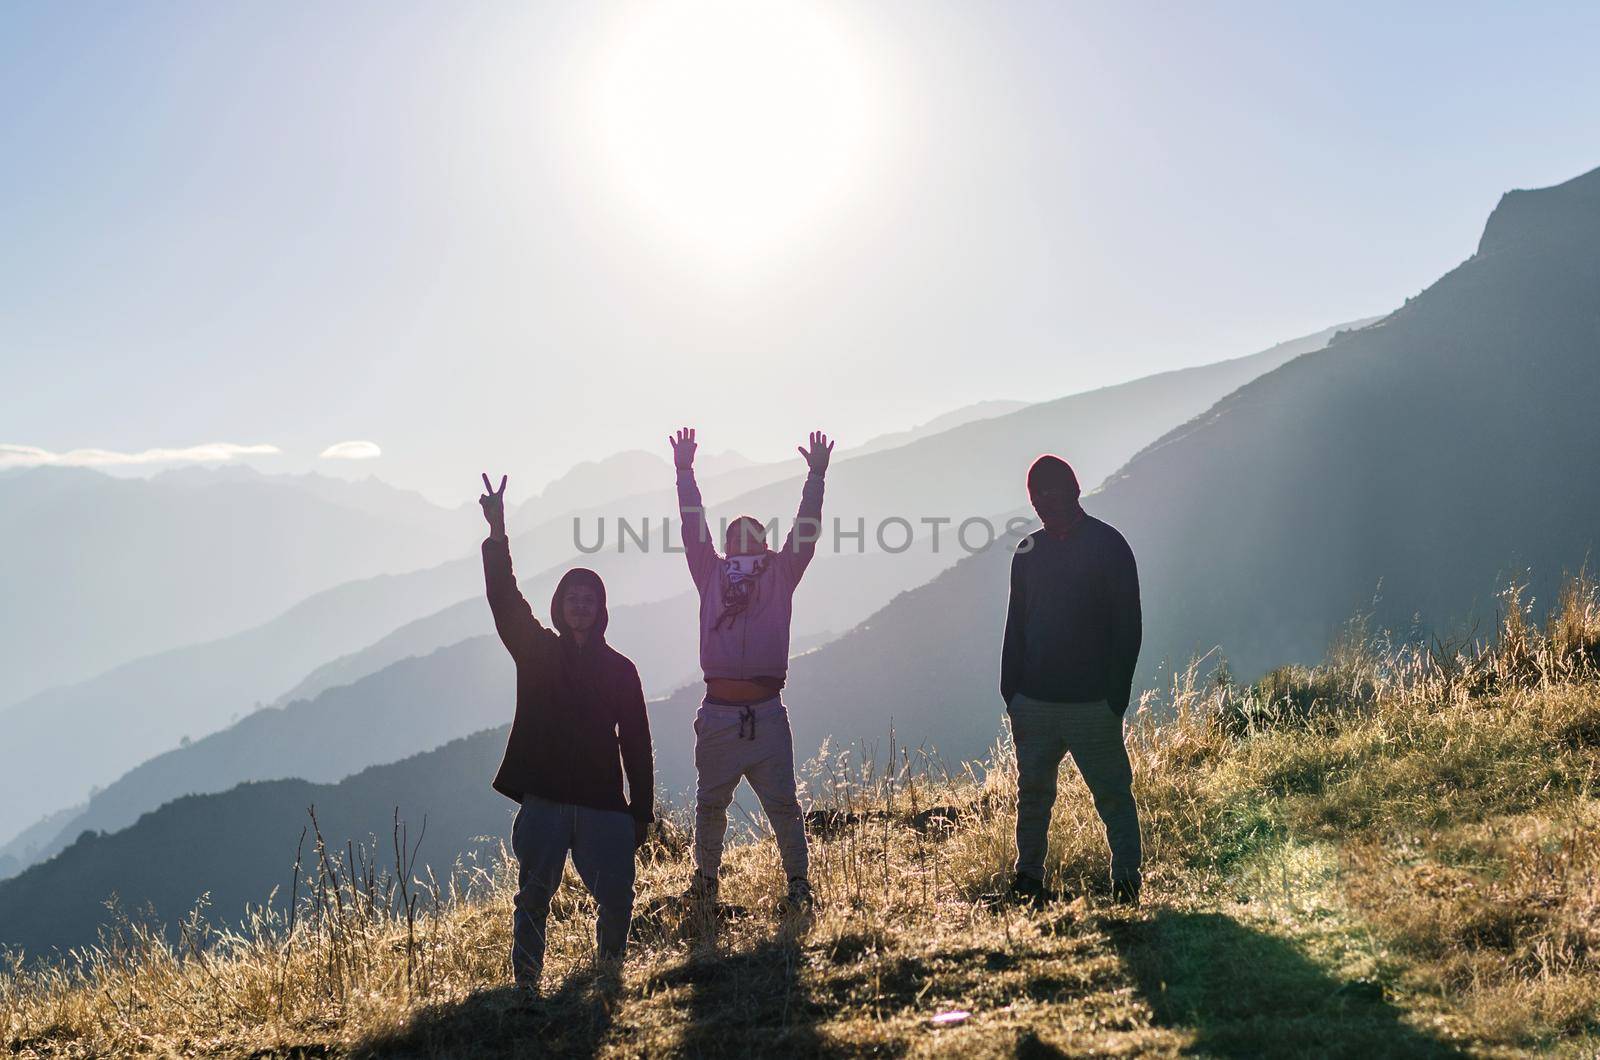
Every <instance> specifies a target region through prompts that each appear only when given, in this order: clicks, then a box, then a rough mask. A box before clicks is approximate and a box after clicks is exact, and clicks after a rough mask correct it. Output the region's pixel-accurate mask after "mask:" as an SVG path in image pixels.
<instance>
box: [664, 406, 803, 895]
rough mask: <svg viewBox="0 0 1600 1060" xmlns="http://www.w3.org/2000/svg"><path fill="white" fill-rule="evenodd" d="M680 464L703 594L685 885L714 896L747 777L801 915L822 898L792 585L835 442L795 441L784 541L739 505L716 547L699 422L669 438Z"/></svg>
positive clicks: (681, 503) (692, 565)
mask: <svg viewBox="0 0 1600 1060" xmlns="http://www.w3.org/2000/svg"><path fill="white" fill-rule="evenodd" d="M667 440H668V442H669V443H670V444H671V446H672V462H673V465H674V467H675V468H676V469H677V477H678V509H679V515H680V516H681V518H682V522H683V548H684V554H685V557H686V558H687V559H688V562H689V574H690V576H691V577H692V578H693V579H694V585H695V588H696V589H697V590H698V591H699V594H700V668H701V670H702V671H703V672H704V675H705V682H706V693H705V698H704V699H703V700H702V701H701V703H700V709H699V711H698V712H697V713H696V714H695V719H694V735H695V740H694V766H695V776H696V782H695V817H694V864H695V874H694V880H693V882H692V883H691V884H690V885H689V889H688V891H687V892H686V893H685V895H684V899H685V901H686V902H687V903H688V904H690V905H691V906H693V907H696V908H707V907H710V906H714V905H715V903H716V897H717V881H718V875H719V873H720V871H721V868H722V847H723V840H724V837H725V836H726V833H727V830H728V805H729V803H731V802H732V801H733V790H734V788H736V787H738V785H739V781H740V780H741V779H743V780H748V781H749V782H750V787H751V788H753V789H754V790H755V793H756V798H757V799H758V800H760V802H761V808H762V810H763V811H764V812H765V813H766V815H767V820H768V821H769V822H770V823H771V825H772V831H773V834H774V836H775V837H776V838H777V842H778V856H779V858H780V860H781V861H782V863H783V871H784V875H785V876H786V877H787V878H788V888H787V892H786V894H785V897H784V899H783V901H782V903H781V908H782V909H783V910H784V912H785V913H787V914H790V915H803V914H806V913H808V912H810V910H811V909H812V908H813V907H814V905H815V902H816V899H815V896H814V895H813V893H812V890H811V882H810V868H809V854H808V852H807V850H806V827H805V814H804V813H803V812H802V811H801V809H800V799H799V794H798V791H797V787H796V783H795V770H794V736H793V734H792V733H791V732H790V729H789V714H788V711H787V709H786V708H785V707H784V703H783V697H782V695H781V692H782V689H783V684H784V679H785V677H786V675H787V674H788V671H789V623H790V618H791V616H792V614H793V604H794V591H795V587H796V586H798V585H799V584H800V578H801V576H802V575H804V574H805V571H806V567H807V565H809V564H810V562H811V558H812V556H814V555H815V554H816V551H817V539H818V538H819V537H820V536H821V529H822V483H823V477H824V476H825V475H826V474H827V471H828V458H829V457H830V456H832V455H833V443H832V442H830V441H829V440H828V438H827V436H826V435H824V434H823V433H822V432H820V431H815V432H813V433H812V434H811V437H810V439H809V445H808V447H805V448H801V449H800V450H799V452H800V455H801V456H802V457H804V458H805V461H806V467H807V474H806V479H805V485H804V486H802V487H801V490H800V510H799V512H798V513H797V514H796V516H795V522H794V525H793V526H792V527H791V528H790V530H789V534H788V537H787V538H785V539H784V542H783V547H782V548H781V549H779V550H777V551H773V550H772V549H770V548H768V547H767V539H766V533H767V528H766V527H765V526H763V525H762V523H761V522H760V520H758V519H756V518H754V517H752V516H749V515H742V516H740V517H739V518H737V519H735V520H734V521H733V522H732V523H731V524H729V526H728V527H727V530H726V533H725V535H724V540H723V545H724V549H725V554H723V555H719V554H718V553H717V550H716V546H715V545H714V544H713V542H712V539H711V535H710V533H709V531H708V530H707V528H706V519H705V506H704V504H703V502H702V501H701V499H700V488H699V486H697V485H696V484H695V480H694V454H695V448H696V441H695V432H694V429H693V428H690V427H685V428H683V429H682V430H680V431H678V432H677V433H676V434H675V435H673V436H671V437H669V438H668V439H667Z"/></svg>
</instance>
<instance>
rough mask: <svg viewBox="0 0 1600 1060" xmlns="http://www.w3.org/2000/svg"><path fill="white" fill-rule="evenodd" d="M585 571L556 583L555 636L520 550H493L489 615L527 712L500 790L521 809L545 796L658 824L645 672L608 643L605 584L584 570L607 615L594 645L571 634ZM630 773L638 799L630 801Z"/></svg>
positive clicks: (487, 551) (504, 545)
mask: <svg viewBox="0 0 1600 1060" xmlns="http://www.w3.org/2000/svg"><path fill="white" fill-rule="evenodd" d="M575 573H580V572H574V571H568V572H567V574H566V575H565V576H563V577H562V579H561V583H560V584H559V585H557V586H556V591H555V596H554V598H553V599H552V600H551V603H550V613H551V616H552V618H553V620H554V622H555V624H556V627H557V628H556V630H551V629H547V628H546V627H544V626H542V625H540V624H539V620H538V619H536V618H534V617H533V609H532V608H531V607H529V606H528V601H527V600H525V599H524V598H523V596H522V592H521V591H520V590H519V589H518V588H517V579H516V576H515V575H514V574H513V573H512V571H511V546H510V543H509V542H508V541H506V540H504V539H501V540H499V541H496V540H495V539H493V538H489V539H487V540H485V541H484V543H483V580H484V585H485V587H486V589H487V592H488V597H489V609H490V610H491V611H492V612H493V613H494V625H495V629H496V630H497V631H498V632H499V634H500V640H501V641H502V642H503V643H504V644H505V646H506V650H507V651H509V652H510V653H511V657H512V658H513V659H515V660H516V663H517V712H516V716H515V718H514V720H513V721H512V723H511V735H510V737H509V738H508V739H507V741H506V754H505V759H504V761H503V762H501V764H500V771H499V773H497V774H496V775H495V778H494V789H495V790H496V791H498V792H500V793H501V794H502V795H505V796H506V797H507V798H510V799H515V800H516V801H518V802H521V801H522V798H523V796H525V795H537V796H539V797H540V798H544V799H549V800H551V801H552V802H564V803H570V804H572V805H575V806H587V807H590V808H592V809H596V810H618V811H621V812H623V813H628V814H632V815H633V817H634V818H635V819H636V820H640V821H650V820H652V819H653V818H654V812H655V766H654V762H653V758H652V753H651V746H650V721H649V718H648V717H647V716H646V714H645V707H644V690H643V688H642V687H641V686H640V683H639V671H638V670H636V669H635V668H634V665H633V663H632V662H630V661H629V660H628V658H627V657H626V656H624V655H623V654H622V653H621V652H618V651H617V650H616V649H614V648H612V647H611V645H609V644H607V643H606V642H605V628H606V620H607V617H608V615H607V611H606V601H605V586H604V585H603V584H601V583H600V580H599V578H598V577H597V576H595V575H593V574H592V573H591V572H581V573H582V574H585V575H587V576H588V577H590V578H591V579H592V580H593V584H595V586H596V588H597V590H598V592H599V595H600V601H599V603H600V608H599V615H598V616H597V618H596V620H595V626H594V629H593V630H591V631H590V633H589V638H588V643H587V644H585V645H583V646H582V647H579V646H578V643H577V639H576V638H575V637H573V636H572V634H571V633H570V632H569V631H568V630H566V629H565V628H564V625H565V624H564V623H563V621H562V619H561V594H562V593H563V592H564V591H565V588H566V585H567V583H568V579H570V578H572V577H573V576H574V574H575ZM558 631H559V632H558ZM624 771H626V773H627V777H628V794H629V795H630V796H631V800H630V799H627V798H624V797H623V791H622V777H623V773H624Z"/></svg>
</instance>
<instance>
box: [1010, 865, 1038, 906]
mask: <svg viewBox="0 0 1600 1060" xmlns="http://www.w3.org/2000/svg"><path fill="white" fill-rule="evenodd" d="M1048 897H1049V896H1048V895H1046V894H1045V890H1044V881H1043V880H1041V879H1039V878H1038V877H1037V876H1030V875H1029V874H1028V873H1026V872H1019V873H1017V875H1016V876H1015V878H1013V879H1012V881H1011V886H1010V887H1009V888H1007V890H1006V898H1007V900H1009V901H1010V902H1011V903H1012V904H1013V905H1026V906H1032V907H1033V908H1034V909H1037V908H1039V907H1040V906H1042V905H1044V903H1045V900H1046V899H1047V898H1048Z"/></svg>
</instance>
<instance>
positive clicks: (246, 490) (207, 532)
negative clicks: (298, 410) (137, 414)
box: [0, 467, 462, 708]
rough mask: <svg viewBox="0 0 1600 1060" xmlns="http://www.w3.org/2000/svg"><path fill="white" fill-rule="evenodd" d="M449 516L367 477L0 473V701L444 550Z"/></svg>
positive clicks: (237, 626) (1, 704) (222, 631)
mask: <svg viewBox="0 0 1600 1060" xmlns="http://www.w3.org/2000/svg"><path fill="white" fill-rule="evenodd" d="M461 522H462V520H461V517H460V515H459V514H458V513H455V512H452V511H450V510H447V509H444V508H440V507H437V506H436V505H433V504H430V503H429V502H428V501H426V500H425V499H423V498H422V497H421V496H420V495H418V494H415V493H409V492H406V491H402V490H397V489H394V488H392V487H389V486H385V485H383V484H381V483H377V482H375V481H371V480H369V481H366V482H346V481H343V480H339V479H332V478H327V477H325V476H320V475H295V476H289V475H263V474H260V473H258V472H255V471H251V470H249V469H247V468H225V469H217V470H211V469H204V468H187V469H183V470H180V471H169V472H165V473H163V474H159V475H156V476H154V477H153V478H150V479H118V478H113V477H111V476H109V475H105V474H101V473H100V472H98V471H94V470H91V469H87V468H72V467H39V468H32V469H29V470H23V471H15V472H13V473H11V474H8V475H6V476H4V477H3V478H0V541H3V542H4V543H5V554H6V556H7V559H6V561H5V562H3V563H0V599H3V600H5V601H6V602H7V604H6V606H5V607H4V608H3V609H0V708H5V707H8V706H10V705H11V704H13V703H16V702H18V701H20V700H22V699H24V698H26V697H28V696H31V695H33V694H35V693H37V692H39V691H41V690H42V689H45V688H48V687H50V686H54V685H60V684H65V683H68V682H73V681H81V680H83V679H84V678H86V677H89V676H90V675H92V674H96V673H99V672H101V671H103V670H106V669H108V668H110V667H113V666H116V665H118V664H120V663H123V662H127V661H129V660H132V659H135V658H138V657H140V656H145V655H149V654H151V653H154V652H160V651H163V650H166V649H169V648H176V647H178V646H180V645H184V644H190V643H193V642H194V641H196V640H200V639H207V640H209V639H213V638H216V637H218V636H223V635H226V634H229V633H233V632H235V631H238V630H242V629H245V628H248V627H250V626H253V625H256V624H258V623H260V622H262V621H265V620H266V619H268V618H271V617H272V616H274V615H276V614H278V613H280V612H282V611H284V610H286V609H287V608H289V607H290V606H292V605H293V604H295V603H297V602H298V601H300V600H303V599H305V598H306V597H307V596H310V595H311V594H313V593H315V592H318V591H320V590H323V589H326V588H329V587H331V586H334V585H337V584H339V583H340V582H347V581H351V580H354V579H357V578H365V577H368V576H371V575H375V574H380V573H383V572H387V571H403V570H410V569H414V568H417V567H423V566H428V565H431V564H434V563H437V562H439V561H440V560H441V559H443V558H445V557H447V556H449V555H451V554H452V553H454V552H456V551H457V549H458V548H459V546H458V545H456V544H455V541H456V540H457V535H458V534H459V533H460V526H461Z"/></svg>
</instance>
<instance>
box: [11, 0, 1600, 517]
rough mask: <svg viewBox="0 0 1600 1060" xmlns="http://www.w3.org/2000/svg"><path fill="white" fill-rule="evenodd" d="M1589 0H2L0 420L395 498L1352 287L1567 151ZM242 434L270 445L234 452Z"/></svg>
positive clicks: (1204, 350)
mask: <svg viewBox="0 0 1600 1060" xmlns="http://www.w3.org/2000/svg"><path fill="white" fill-rule="evenodd" d="M1597 48H1600V7H1597V6H1596V5H1590V4H1574V5H1546V6H1540V5H1535V4H1525V3H1517V4H1510V3H1507V4H1504V5H1495V6H1488V5H1482V6H1480V5H1470V4H1462V3H1449V4H1445V3H1438V4H1421V3H1418V4H1409V5H1396V4H1392V3H1381V4H1379V3H1372V4H1340V5H1322V4H1315V5H1314V4H1284V3H1278V2H1272V3H1259V4H1246V3H1213V4H1205V5H1198V4H1179V3H1163V4H1142V5H1141V4H1133V3H1125V2H1117V3H1106V4H1092V5H1091V4H1072V3H1048V4H1039V5H1024V4H973V3H965V2H963V3H948V4H946V3H936V2H933V0H915V2H909V0H908V2H894V3H884V2H873V3H866V2H862V3H856V4H829V5H824V6H809V7H797V6H792V5H772V6H770V7H759V6H752V5H751V4H749V3H743V4H733V5H727V4H718V3H711V4H706V3H686V4H679V5H667V6H665V7H662V6H660V5H645V4H606V5H600V4H588V3H582V4H580V3H570V4H561V5H537V4H532V3H515V4H505V5H500V4H488V3H484V4H463V5H455V4H451V5H446V4H434V3H429V4H418V5H414V6H413V5H405V4H401V3H396V2H392V0H386V2H384V3H381V4H373V5H370V6H368V5H362V4H358V3H352V2H347V3H340V4H333V5H310V4H306V5H296V4H290V3H284V2H272V3H255V4H246V3H228V4H213V3H159V4H158V3H129V4H89V3H59V2H52V3H38V4H29V3H23V2H11V3H7V4H6V5H4V7H0V98H3V99H4V100H5V101H6V105H5V106H4V107H0V369H3V378H0V444H10V445H18V446H36V447H40V448H42V449H45V450H49V451H52V452H62V451H66V450H70V449H74V448H81V447H96V448H102V449H110V450H117V451H138V450H144V449H149V448H156V447H160V448H167V449H185V448H187V447H190V446H195V445H199V444H201V443H230V444H234V445H271V446H275V447H277V448H278V449H279V450H281V453H280V455H278V456H267V457H255V458H253V459H254V460H255V461H256V463H257V465H258V466H261V467H272V466H282V467H284V468H286V469H287V468H289V467H291V466H293V467H302V466H306V465H308V464H310V463H313V462H315V458H316V456H317V454H318V453H320V452H322V451H323V450H324V449H325V448H327V447H328V446H331V445H334V444H335V443H339V442H345V441H352V440H361V441H369V442H372V443H376V445H377V446H378V447H380V448H381V450H382V454H383V455H382V456H381V457H379V458H378V459H375V460H370V461H366V462H365V463H364V464H363V465H362V466H363V467H364V468H370V469H371V470H372V471H374V472H376V473H378V474H380V475H382V476H384V477H386V478H388V479H391V480H393V481H395V482H398V483H402V484H406V485H412V486H417V487H420V488H424V489H426V490H428V491H429V492H430V493H432V494H434V495H436V496H441V497H444V496H459V497H464V496H467V495H469V494H470V493H471V492H472V491H473V490H474V487H475V484H476V482H477V473H478V471H479V470H480V469H482V468H487V469H489V470H502V471H510V472H511V473H512V474H513V475H514V476H518V477H519V482H520V484H522V485H523V486H525V487H526V488H528V489H532V488H534V487H536V486H537V485H539V484H540V483H542V482H543V481H544V480H545V479H548V478H550V477H552V476H554V475H555V474H557V473H559V472H560V471H561V470H563V469H564V468H565V467H566V466H567V465H569V464H570V463H572V462H573V461H575V460H578V459H582V458H588V457H595V456H600V455H603V454H605V453H607V452H611V451H614V450H617V449H621V448H629V447H635V446H644V447H658V446H659V447H662V451H663V452H664V451H665V450H664V445H663V441H662V440H663V439H664V436H665V435H666V433H667V431H668V430H669V429H670V428H671V427H673V426H676V425H678V424H680V423H691V424H696V425H698V426H699V427H700V428H701V435H702V442H703V444H705V445H707V446H708V447H710V448H713V449H719V450H720V449H727V448H736V449H739V450H741V451H743V452H745V453H747V454H749V455H751V456H756V457H771V458H777V457H781V456H783V455H785V454H792V453H793V447H794V445H795V444H797V443H798V442H799V441H801V440H802V439H803V437H804V432H805V431H806V430H807V429H809V428H812V427H814V426H821V427H824V428H826V429H828V430H830V431H832V432H833V433H835V434H836V435H837V436H839V437H840V438H841V439H842V440H843V441H844V442H845V443H846V444H848V443H849V442H853V441H860V440H863V439H865V438H866V437H867V436H868V435H871V434H875V433H881V432H883V431H886V430H892V429H897V428H901V427H905V426H908V425H910V424H911V423H914V422H918V421H921V420H925V419H927V418H930V417H931V416H933V415H935V414H937V413H939V412H941V411H944V410H946V409H948V408H951V407H953V406H956V405H959V404H964V403H966V402H969V401H974V400H978V399H980V398H988V397H1007V398H1025V399H1043V398H1049V397H1053V396H1057V395H1060V394H1063V393H1067V392H1071V391H1076V390H1083V389H1087V388H1090V387H1094V386H1097V385H1101V384H1105V383H1108V382H1115V381H1118V380H1123V379H1127V378H1132V377H1134V376H1138V375H1143V374H1147V373H1149V372H1153V371H1158V370H1162V369H1166V368H1172V367H1178V366H1182V365H1186V364H1194V363H1200V362H1203V361H1208V360H1214V359H1217V358H1220V357H1225V356H1235V355H1239V354H1244V353H1248V352H1251V351H1253V350H1256V349H1259V348H1262V347H1265V346H1268V345H1270V344H1272V343H1274V342H1277V341H1279V340H1282V339H1286V338H1290V337H1292V336H1295V335H1299V334H1302V333H1305V332H1309V331H1313V330H1316V329H1317V328H1320V327H1323V326H1325V325H1327V324H1331V323H1334V322H1337V321H1340V320H1346V319H1351V318H1355V317H1360V316H1365V315H1369V314H1374V313H1381V312H1384V311H1386V310H1388V309H1390V308H1392V307H1394V306H1395V305H1397V304H1399V303H1400V302H1401V301H1403V300H1404V299H1405V297H1406V296H1408V295H1411V294H1414V293H1415V292H1416V291H1418V290H1419V289H1420V288H1422V287H1423V286H1425V285H1426V284H1427V283H1429V282H1430V281H1432V280H1433V279H1434V278H1436V277H1437V276H1438V275H1439V274H1440V273H1442V272H1443V271H1445V270H1446V269H1448V268H1450V267H1451V266H1453V265H1455V264H1456V263H1458V262H1459V261H1460V260H1462V259H1463V258H1465V257H1467V256H1468V255H1469V254H1470V253H1471V252H1472V250H1473V248H1474V246H1475V243H1476V240H1477V237H1478V234H1479V231H1480V229H1481V226H1482V223H1483V220H1484V218H1485V216H1486V215H1487V213H1488V211H1489V210H1490V209H1491V208H1492V207H1493V205H1494V203H1495V201H1496V199H1497V198H1498V196H1499V194H1500V193H1501V192H1502V191H1504V190H1506V189H1509V188H1513V187H1537V186H1541V185H1546V184H1550V183H1554V182H1558V181H1561V180H1564V179H1566V178H1568V177H1572V176H1575V175H1577V174H1578V173H1580V172H1583V171H1585V170H1587V169H1589V168H1591V167H1593V166H1595V165H1600V138H1597V136H1596V132H1597V131H1600V129H1597V120H1596V119H1597V115H1600V64H1597V63H1595V62H1594V56H1595V54H1596V51H1597ZM274 461H277V462H278V463H276V464H275V463H274Z"/></svg>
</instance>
